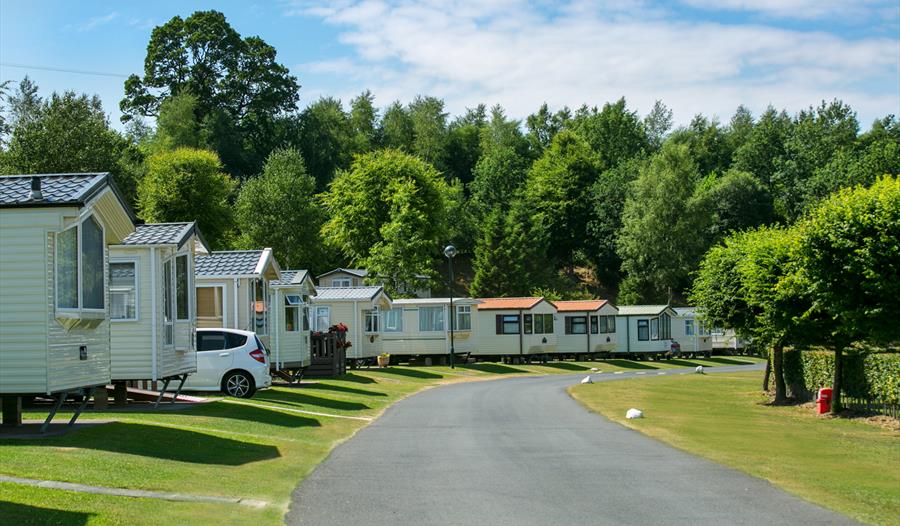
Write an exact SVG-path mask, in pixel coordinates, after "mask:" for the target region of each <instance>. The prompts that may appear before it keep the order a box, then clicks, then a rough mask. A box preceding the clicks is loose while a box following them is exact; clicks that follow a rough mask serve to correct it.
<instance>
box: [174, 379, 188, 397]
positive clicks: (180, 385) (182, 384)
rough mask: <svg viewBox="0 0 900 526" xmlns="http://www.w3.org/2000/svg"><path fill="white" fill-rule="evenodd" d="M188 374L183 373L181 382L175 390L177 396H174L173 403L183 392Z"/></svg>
mask: <svg viewBox="0 0 900 526" xmlns="http://www.w3.org/2000/svg"><path fill="white" fill-rule="evenodd" d="M187 377H188V375H187V374H183V375H181V382H180V383H179V384H178V389H176V390H175V396H173V397H172V403H173V404H174V403H175V400H178V395H180V394H181V388H182V387H184V382H186V381H187Z"/></svg>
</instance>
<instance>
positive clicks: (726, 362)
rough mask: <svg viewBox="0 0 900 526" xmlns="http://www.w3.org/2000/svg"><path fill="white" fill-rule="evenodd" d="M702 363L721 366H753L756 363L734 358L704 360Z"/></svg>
mask: <svg viewBox="0 0 900 526" xmlns="http://www.w3.org/2000/svg"><path fill="white" fill-rule="evenodd" d="M703 361H705V362H713V363H719V364H722V365H754V364H756V363H757V362H754V361H750V360H735V359H734V358H704V359H703Z"/></svg>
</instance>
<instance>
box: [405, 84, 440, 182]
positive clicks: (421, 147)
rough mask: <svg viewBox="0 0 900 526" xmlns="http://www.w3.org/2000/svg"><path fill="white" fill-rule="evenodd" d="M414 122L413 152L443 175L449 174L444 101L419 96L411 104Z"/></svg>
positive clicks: (412, 120)
mask: <svg viewBox="0 0 900 526" xmlns="http://www.w3.org/2000/svg"><path fill="white" fill-rule="evenodd" d="M409 119H410V121H411V122H412V131H413V142H412V151H411V152H410V153H413V154H415V155H418V156H419V157H420V158H422V160H424V161H426V162H428V163H430V164H431V165H432V166H434V167H435V168H437V169H438V171H440V172H441V173H444V174H446V173H447V166H448V160H449V159H448V158H447V142H448V140H449V137H448V135H447V113H446V112H445V111H444V101H443V100H441V99H438V98H435V97H422V96H417V97H416V98H415V99H414V100H413V101H412V102H411V103H410V104H409Z"/></svg>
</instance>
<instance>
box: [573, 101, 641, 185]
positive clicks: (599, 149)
mask: <svg viewBox="0 0 900 526" xmlns="http://www.w3.org/2000/svg"><path fill="white" fill-rule="evenodd" d="M569 128H570V129H571V130H573V131H575V132H576V133H578V134H579V135H581V136H582V137H583V138H584V139H585V140H586V141H587V142H588V144H590V145H591V148H592V149H593V150H594V152H595V153H596V154H597V157H598V158H599V162H600V164H599V166H600V170H601V171H606V170H609V169H610V168H614V167H616V166H618V164H619V163H621V162H623V161H625V160H628V159H631V158H632V157H635V156H637V155H639V154H641V153H642V152H645V151H646V150H647V149H648V148H649V146H650V142H649V139H648V138H647V134H646V132H645V131H644V126H643V124H642V123H641V120H640V119H639V118H638V115H637V112H634V111H628V107H627V106H626V104H625V98H624V97H623V98H621V99H619V100H618V101H616V102H615V103H613V104H610V103H606V104H604V105H603V109H602V110H599V111H598V110H597V108H596V107H595V108H591V109H590V110H587V108H584V109H583V110H580V111H579V112H578V113H577V114H576V115H575V117H574V118H573V119H572V121H571V122H570V123H569Z"/></svg>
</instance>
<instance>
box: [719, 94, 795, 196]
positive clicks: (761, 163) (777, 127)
mask: <svg viewBox="0 0 900 526" xmlns="http://www.w3.org/2000/svg"><path fill="white" fill-rule="evenodd" d="M792 127H793V122H792V121H791V118H790V117H789V116H788V114H787V113H785V112H783V111H781V112H778V111H775V109H774V108H772V107H771V106H769V108H768V109H766V111H765V112H764V113H763V114H762V116H761V117H760V118H759V121H757V122H756V124H755V125H754V126H753V129H752V130H751V131H750V134H749V135H748V137H747V138H746V140H744V142H743V143H742V144H741V145H740V146H739V147H738V148H737V150H736V151H735V152H734V156H733V159H734V163H733V167H734V169H736V170H740V171H742V172H749V173H751V174H753V176H754V177H756V178H757V179H758V180H759V182H760V183H762V185H763V186H764V187H765V188H766V189H767V190H768V191H769V193H772V192H773V189H774V177H775V173H776V172H777V171H778V167H779V165H780V164H781V163H782V162H783V160H784V157H785V155H787V152H786V149H785V143H786V142H787V139H788V137H789V136H790V134H791V129H792Z"/></svg>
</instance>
